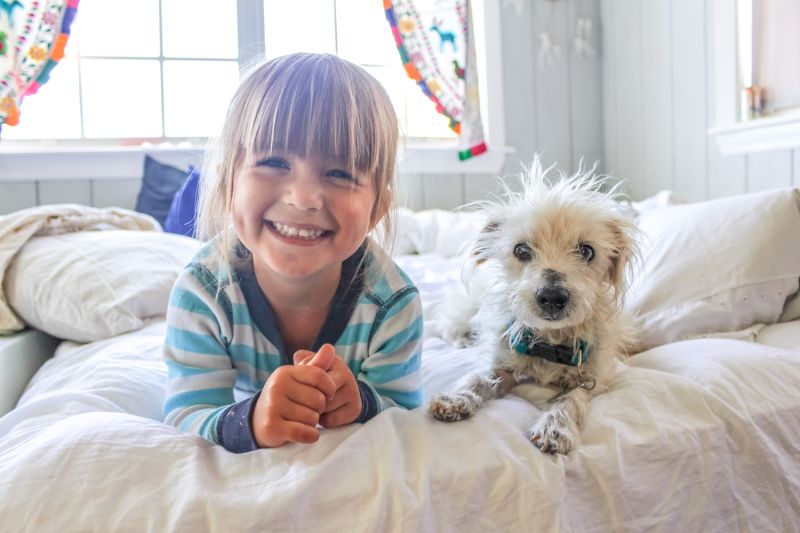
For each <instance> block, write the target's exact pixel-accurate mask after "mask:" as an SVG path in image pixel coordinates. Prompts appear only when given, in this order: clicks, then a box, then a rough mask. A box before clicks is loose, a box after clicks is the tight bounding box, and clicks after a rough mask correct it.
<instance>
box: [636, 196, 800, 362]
mask: <svg viewBox="0 0 800 533" xmlns="http://www.w3.org/2000/svg"><path fill="white" fill-rule="evenodd" d="M638 224H639V227H640V229H641V230H642V233H643V250H642V265H641V268H640V269H638V271H637V272H636V273H635V275H634V278H633V280H632V282H631V290H630V292H629V295H628V300H627V303H626V307H627V308H628V309H629V310H630V311H632V312H634V313H635V314H636V315H637V316H638V321H639V325H640V326H641V336H642V338H641V341H642V342H641V348H643V349H646V348H650V347H653V346H658V345H660V344H665V343H668V342H673V341H677V340H682V339H686V338H689V337H694V336H698V335H707V334H712V333H721V332H731V331H737V330H740V329H744V328H747V327H749V326H752V325H754V324H757V323H764V324H771V323H774V322H776V321H777V320H778V318H779V316H780V315H781V312H782V311H783V307H784V303H785V302H786V298H787V296H789V295H790V294H792V293H794V292H796V291H797V289H798V278H800V210H798V192H797V191H795V190H794V189H782V190H775V191H767V192H762V193H757V194H750V195H743V196H734V197H729V198H723V199H719V200H712V201H708V202H699V203H692V204H683V205H673V206H667V207H663V208H660V209H654V210H648V211H645V212H643V213H642V214H641V215H640V217H639V220H638Z"/></svg>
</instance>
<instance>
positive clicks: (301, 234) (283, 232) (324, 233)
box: [264, 220, 333, 244]
mask: <svg viewBox="0 0 800 533" xmlns="http://www.w3.org/2000/svg"><path fill="white" fill-rule="evenodd" d="M264 225H265V226H266V227H267V228H269V229H271V230H272V231H274V232H275V233H276V234H277V236H278V237H279V238H282V239H284V240H285V241H286V242H287V243H289V244H304V243H307V244H314V243H315V242H316V241H319V240H322V239H326V238H328V237H331V236H332V235H333V231H331V230H326V229H320V228H316V227H314V226H308V225H302V224H301V225H295V224H291V223H284V222H278V221H275V220H265V221H264ZM295 241H299V242H297V243H295Z"/></svg>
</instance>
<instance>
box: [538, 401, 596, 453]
mask: <svg viewBox="0 0 800 533" xmlns="http://www.w3.org/2000/svg"><path fill="white" fill-rule="evenodd" d="M592 396H594V394H592V392H590V391H587V390H586V389H584V388H582V387H577V388H575V389H572V390H571V391H569V392H568V393H566V394H565V395H564V396H562V397H561V398H559V399H558V400H557V401H556V402H555V403H554V404H553V406H552V407H551V408H550V409H549V410H548V411H547V412H546V413H544V414H543V415H542V416H541V418H539V420H538V421H537V422H536V424H534V426H533V428H531V434H530V439H531V442H533V443H534V444H535V445H536V447H537V448H539V449H540V450H541V451H543V452H546V453H554V454H555V453H559V454H567V453H569V452H570V451H571V450H572V449H573V448H574V447H575V443H576V441H577V438H578V433H579V432H580V428H581V426H582V425H583V418H584V416H585V415H586V409H587V407H588V405H589V400H590V399H591V398H592Z"/></svg>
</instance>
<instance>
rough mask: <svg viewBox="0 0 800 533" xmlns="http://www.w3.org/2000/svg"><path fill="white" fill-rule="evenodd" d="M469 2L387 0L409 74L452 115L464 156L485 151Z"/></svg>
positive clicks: (388, 17)
mask: <svg viewBox="0 0 800 533" xmlns="http://www.w3.org/2000/svg"><path fill="white" fill-rule="evenodd" d="M469 4H470V2H469V0H384V1H383V7H384V9H385V11H386V20H387V21H388V22H389V25H390V26H391V29H392V35H393V36H394V40H395V43H396V45H397V50H398V51H399V52H400V58H401V60H402V62H403V66H404V67H405V69H406V73H407V74H408V76H409V77H410V78H411V79H413V80H414V81H416V82H417V85H418V86H419V88H420V89H421V90H422V92H423V93H425V95H426V96H427V97H428V98H429V99H430V100H431V101H433V103H434V104H435V105H436V110H437V111H438V112H439V113H441V114H443V115H444V116H446V117H447V118H448V119H450V128H451V129H452V130H453V131H455V132H456V133H457V134H458V136H459V137H458V138H459V148H458V156H459V159H461V160H462V161H463V160H466V159H469V158H471V157H473V156H476V155H478V154H481V153H483V152H485V151H486V144H485V142H484V139H483V124H482V122H481V114H480V93H479V91H478V75H477V70H476V63H475V43H474V40H473V39H472V36H473V32H472V17H471V14H470V7H469Z"/></svg>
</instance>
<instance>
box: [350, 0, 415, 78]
mask: <svg viewBox="0 0 800 533" xmlns="http://www.w3.org/2000/svg"><path fill="white" fill-rule="evenodd" d="M336 24H337V39H338V41H339V42H338V45H339V46H338V49H339V55H340V56H341V57H343V58H345V59H348V60H350V61H352V62H353V63H358V64H359V65H397V68H401V67H400V65H401V62H400V54H399V53H398V52H397V47H396V46H395V44H394V37H393V36H392V30H391V27H390V26H389V23H388V22H387V21H386V13H385V11H384V8H383V3H382V2H376V1H375V0H346V1H339V2H337V3H336Z"/></svg>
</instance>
